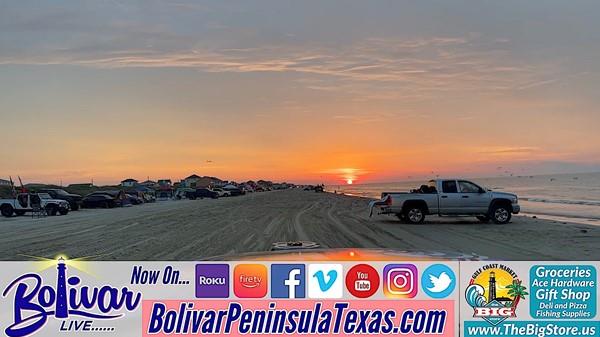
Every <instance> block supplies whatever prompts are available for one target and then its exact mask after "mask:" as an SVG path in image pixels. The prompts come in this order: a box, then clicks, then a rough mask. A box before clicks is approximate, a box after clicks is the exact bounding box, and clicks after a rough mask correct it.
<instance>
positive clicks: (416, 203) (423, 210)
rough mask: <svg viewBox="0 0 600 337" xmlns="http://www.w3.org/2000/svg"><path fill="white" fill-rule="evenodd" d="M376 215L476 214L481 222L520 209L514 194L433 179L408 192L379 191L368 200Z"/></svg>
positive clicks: (500, 219)
mask: <svg viewBox="0 0 600 337" xmlns="http://www.w3.org/2000/svg"><path fill="white" fill-rule="evenodd" d="M369 208H370V214H371V215H372V214H373V210H374V209H378V210H379V212H378V213H379V214H393V215H396V216H398V218H400V220H402V221H406V222H409V223H422V222H423V221H424V220H425V216H426V215H428V214H435V215H438V216H476V217H477V219H479V220H480V221H482V222H489V221H490V220H492V221H493V222H495V223H497V224H505V223H508V222H509V221H510V218H511V216H512V214H517V213H519V211H520V210H521V208H520V206H519V200H518V198H517V196H516V195H514V194H511V193H504V192H495V191H490V190H487V189H485V188H483V187H480V186H479V185H477V184H475V183H473V182H470V181H467V180H461V179H436V180H431V181H429V183H428V184H427V185H421V187H420V188H418V189H415V190H412V191H410V192H383V193H382V194H381V199H380V200H375V201H372V202H371V203H370V206H369Z"/></svg>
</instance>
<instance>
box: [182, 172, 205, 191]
mask: <svg viewBox="0 0 600 337" xmlns="http://www.w3.org/2000/svg"><path fill="white" fill-rule="evenodd" d="M201 179H202V177H200V176H199V175H197V174H192V175H191V176H189V177H187V178H185V179H183V180H182V181H181V184H182V185H183V187H189V188H196V187H197V186H198V182H199V181H200V180H201Z"/></svg>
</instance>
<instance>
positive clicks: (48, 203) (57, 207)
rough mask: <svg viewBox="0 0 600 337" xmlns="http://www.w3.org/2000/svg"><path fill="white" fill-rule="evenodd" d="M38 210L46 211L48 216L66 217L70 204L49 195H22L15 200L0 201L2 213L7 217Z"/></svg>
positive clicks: (0, 211)
mask: <svg viewBox="0 0 600 337" xmlns="http://www.w3.org/2000/svg"><path fill="white" fill-rule="evenodd" d="M36 208H40V209H44V210H46V212H47V213H48V215H57V214H60V215H66V214H67V213H69V203H68V202H67V201H65V200H59V199H52V197H51V196H50V195H49V194H48V193H20V194H18V195H17V197H16V198H14V199H0V213H1V214H2V215H3V216H5V217H11V216H13V214H16V215H24V214H25V213H27V212H31V211H33V210H34V209H36Z"/></svg>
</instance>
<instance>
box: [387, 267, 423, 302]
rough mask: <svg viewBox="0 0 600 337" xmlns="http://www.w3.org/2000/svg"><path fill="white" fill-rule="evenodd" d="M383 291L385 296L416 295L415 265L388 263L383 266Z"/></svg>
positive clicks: (409, 296) (411, 296)
mask: <svg viewBox="0 0 600 337" xmlns="http://www.w3.org/2000/svg"><path fill="white" fill-rule="evenodd" d="M383 275H384V279H383V292H384V294H385V296H386V297H392V298H413V297H415V296H417V284H418V282H417V277H418V275H419V274H418V272H417V267H416V266H415V265H413V264H388V265H387V266H385V268H383Z"/></svg>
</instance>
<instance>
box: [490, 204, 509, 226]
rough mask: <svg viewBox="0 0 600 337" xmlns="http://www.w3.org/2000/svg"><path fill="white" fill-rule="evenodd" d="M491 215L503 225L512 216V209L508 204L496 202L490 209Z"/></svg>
mask: <svg viewBox="0 0 600 337" xmlns="http://www.w3.org/2000/svg"><path fill="white" fill-rule="evenodd" d="M490 216H491V218H492V221H494V223H496V224H499V225H503V224H507V223H508V222H509V221H510V218H511V217H512V213H511V209H510V207H508V206H507V205H506V204H503V203H502V204H496V205H494V206H493V207H492V209H491V211H490Z"/></svg>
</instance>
